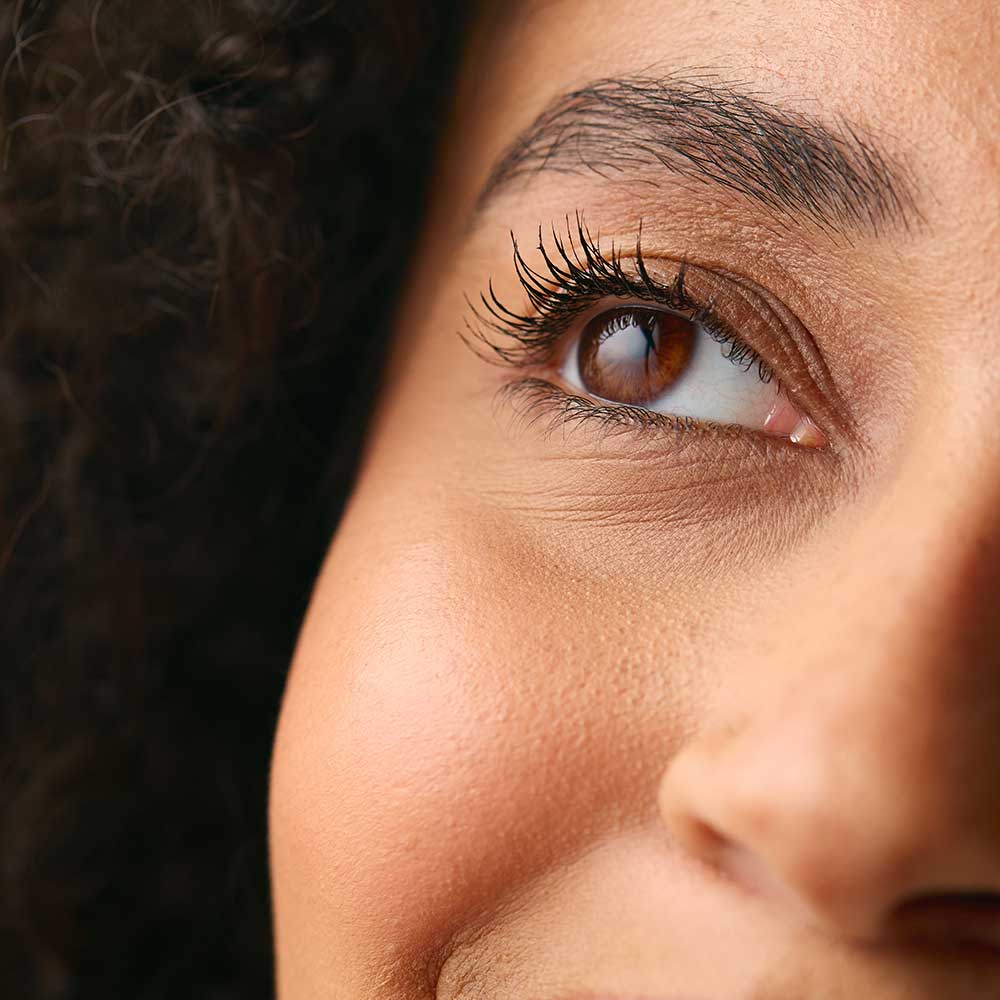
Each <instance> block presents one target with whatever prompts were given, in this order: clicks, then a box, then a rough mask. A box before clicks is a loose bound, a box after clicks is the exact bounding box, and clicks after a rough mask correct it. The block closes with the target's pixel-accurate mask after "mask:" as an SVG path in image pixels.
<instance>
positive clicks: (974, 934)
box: [890, 891, 1000, 951]
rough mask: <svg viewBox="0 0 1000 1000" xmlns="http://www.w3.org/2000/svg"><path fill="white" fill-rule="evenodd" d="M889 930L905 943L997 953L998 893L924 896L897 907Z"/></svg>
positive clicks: (999, 944)
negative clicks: (971, 946)
mask: <svg viewBox="0 0 1000 1000" xmlns="http://www.w3.org/2000/svg"><path fill="white" fill-rule="evenodd" d="M890 929H891V931H892V932H893V934H894V936H896V937H898V938H900V939H902V940H905V941H912V942H919V943H925V944H930V945H933V944H937V945H944V946H948V945H952V946H954V945H975V946H979V947H984V948H989V949H991V950H997V951H1000V893H996V892H977V891H956V892H939V893H926V894H924V895H921V896H917V897H915V898H912V899H908V900H906V901H904V902H903V903H900V904H899V905H898V906H897V907H896V908H895V909H894V910H893V912H892V914H891V916H890Z"/></svg>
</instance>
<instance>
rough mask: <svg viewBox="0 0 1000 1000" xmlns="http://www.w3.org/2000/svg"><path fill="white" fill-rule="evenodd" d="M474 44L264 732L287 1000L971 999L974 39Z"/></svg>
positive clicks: (714, 27)
mask: <svg viewBox="0 0 1000 1000" xmlns="http://www.w3.org/2000/svg"><path fill="white" fill-rule="evenodd" d="M509 6H510V10H509V11H508V12H507V13H506V14H504V15H502V16H492V17H487V18H486V19H484V20H483V22H482V23H481V24H480V25H479V26H478V29H477V31H476V32H474V35H473V37H472V39H471V40H470V42H469V44H468V47H467V52H466V60H465V67H464V71H463V75H462V79H461V82H460V85H459V88H458V91H459V92H458V101H457V108H456V111H455V114H454V116H453V119H452V122H451V125H450V127H449V129H448V131H447V134H446V135H445V137H444V142H443V150H442V157H441V161H440V163H439V167H438V173H437V178H436V185H435V198H434V202H433V206H432V210H431V212H430V215H429V219H428V223H427V228H426V232H425V234H424V239H423V241H422V244H421V246H420V249H419V251H418V253H417V254H416V258H415V261H414V262H413V265H412V273H411V281H410V283H409V288H408V293H407V295H406V296H405V298H404V300H403V302H402V304H401V307H400V308H399V310H398V318H397V328H396V340H395V345H394V346H395V351H394V357H393V362H392V364H391V366H390V369H389V372H388V374H387V381H386V384H385V387H384V392H383V396H382V399H381V405H380V408H379V412H378V414H377V419H376V421H375V424H374V427H373V431H372V435H371V439H370V444H369V448H368V451H367V455H366V458H365V461H364V465H363V469H362V474H361V476H360V480H359V482H358V485H357V488H356V491H355V494H354V497H353V500H352V502H351V504H350V507H349V510H348V513H347V515H346V517H345V518H344V520H343V523H342V525H341V527H340V529H339V531H338V533H337V536H336V539H335V541H334V543H333V546H332V548H331V550H330V554H329V558H328V560H327V562H326V565H325V568H324V570H323V573H322V575H321V577H320V580H319V583H318V586H317V589H316V593H315V597H314V600H313V604H312V608H311V610H310V613H309V616H308V620H307V623H306V626H305V628H304V631H303V633H302V636H301V640H300V644H299V649H298V653H297V656H296V659H295V664H294V669H293V672H292V676H291V680H290V682H289V686H288V692H287V697H286V700H285V704H284V708H283V712H282V718H281V725H280V729H279V734H278V739H277V745H276V751H275V760H274V771H273V780H272V816H271V824H272V827H271V828H272V836H273V846H272V852H273V875H274V898H275V913H276V926H277V950H278V965H279V984H280V989H281V996H282V998H283V1000H304V998H320V997H322V998H335V1000H423V998H437V1000H568V998H582V997H586V998H598V997H599V998H602V1000H603V998H606V997H616V998H618V997H620V998H629V1000H632V998H636V997H642V998H662V1000H722V998H725V1000H735V998H748V1000H749V998H753V1000H858V998H866V1000H867V998H877V1000H889V998H892V1000H901V998H906V1000H909V998H935V1000H941V998H944V997H947V998H948V1000H965V998H969V1000H972V998H975V1000H983V998H984V997H993V996H998V997H1000V613H998V612H1000V608H998V583H1000V435H998V426H1000V377H998V361H997V356H998V353H1000V279H998V275H1000V125H998V121H1000V87H998V83H997V81H998V80H1000V14H998V13H997V9H996V7H995V6H994V5H993V4H991V3H989V2H988V0H948V2H943V0H942V2H940V3H927V2H918V0H906V2H903V0H891V2H890V0H884V2H864V3H862V2H860V0H845V2H839V3H832V2H821V0H815V2H813V0H800V2H796V3H790V2H789V0H739V2H737V0H718V2H715V0H690V2H688V0H671V2H669V3H668V2H665V0H659V2H658V0H619V2H616V3H614V4H610V3H607V2H602V0H546V2H541V0H538V2H524V3H513V4H511V5H509ZM512 237H513V240H516V246H517V251H518V256H517V257H515V252H514V247H513V243H512ZM539 244H541V247H542V248H543V249H542V250H540V249H539ZM401 266H402V262H401ZM491 282H492V286H491ZM491 287H492V292H491V290H490V289H491ZM356 333H357V335H358V336H368V335H370V334H371V331H369V330H358V331H356Z"/></svg>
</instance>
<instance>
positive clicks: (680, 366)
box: [560, 300, 827, 448]
mask: <svg viewBox="0 0 1000 1000" xmlns="http://www.w3.org/2000/svg"><path fill="white" fill-rule="evenodd" d="M574 326H575V327H576V330H577V331H578V332H575V333H571V334H570V338H569V344H568V347H567V350H566V354H565V360H564V362H563V364H562V366H561V369H560V376H561V378H562V379H563V380H564V381H565V382H566V383H568V384H569V385H570V386H571V387H572V388H573V389H574V390H575V391H577V392H581V393H584V394H586V395H587V396H590V397H592V398H593V399H595V400H597V401H599V402H600V403H602V404H605V405H607V404H612V405H614V404H617V405H620V406H629V407H634V408H641V409H645V410H649V411H650V412H652V413H659V414H665V415H669V416H674V417H678V418H682V419H687V420H692V421H696V422H699V423H709V424H722V425H730V426H732V425H737V426H741V427H746V428H748V429H750V430H753V431H757V432H759V433H764V434H769V435H773V436H777V437H783V438H787V439H788V440H790V441H791V442H793V443H794V444H799V445H803V446H806V447H812V448H820V447H823V446H824V445H825V444H826V443H827V439H826V436H825V435H824V434H823V432H822V431H820V429H819V428H818V427H817V426H816V424H815V423H814V422H813V421H812V420H811V419H810V418H809V417H808V416H807V415H806V414H805V413H803V412H802V411H801V410H800V409H799V408H798V407H797V406H796V405H795V403H794V402H793V401H792V400H790V399H789V398H788V396H787V394H786V393H785V392H784V391H783V390H782V387H781V384H780V382H779V381H778V380H777V379H773V378H772V377H771V372H770V369H769V368H768V367H767V365H766V364H764V363H762V362H761V361H760V358H759V357H758V355H757V353H756V352H755V351H753V350H752V349H750V348H749V347H747V346H746V345H745V344H742V343H741V342H739V341H735V340H734V339H733V338H732V337H730V336H729V335H727V334H723V333H721V332H720V331H719V330H718V329H715V328H713V327H712V326H711V325H710V323H709V322H708V321H707V320H705V319H703V318H701V317H700V316H698V315H686V314H685V313H684V312H681V311H679V310H676V309H671V308H669V307H667V306H661V305H656V304H650V303H648V302H622V301H617V302H615V301H611V302H609V301H607V300H605V301H604V302H602V303H599V304H598V305H597V306H596V307H595V308H594V309H592V310H589V312H588V315H587V316H585V317H584V319H583V321H582V323H581V324H574Z"/></svg>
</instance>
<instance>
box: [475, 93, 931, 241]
mask: <svg viewBox="0 0 1000 1000" xmlns="http://www.w3.org/2000/svg"><path fill="white" fill-rule="evenodd" d="M650 166H661V167H663V168H665V169H667V170H669V171H671V172H672V173H675V174H679V175H681V176H683V177H685V178H693V179H697V180H700V181H705V182H709V183H714V184H719V185H722V186H723V187H725V188H729V189H730V190H732V191H737V192H739V193H740V194H742V195H745V196H746V197H748V198H751V199H753V200H755V201H757V202H759V203H761V204H763V205H764V206H766V207H767V208H769V209H771V210H773V211H775V212H777V213H780V214H781V215H784V216H786V217H788V216H791V217H793V218H795V217H798V218H803V217H804V218H808V219H811V220H812V221H813V222H816V223H818V224H819V225H820V226H822V227H823V228H825V229H828V230H834V231H837V232H841V233H844V232H846V231H847V230H862V231H869V232H874V233H876V234H878V233H881V232H883V231H885V230H886V229H889V228H891V227H903V228H907V227H908V226H909V225H910V223H911V222H912V221H913V220H914V219H916V218H917V217H918V213H917V210H916V202H915V198H914V195H913V191H912V189H911V186H910V183H909V180H908V178H907V176H906V174H905V173H904V172H903V171H902V170H901V169H900V168H899V166H898V165H896V164H894V163H893V162H892V161H891V160H890V159H889V157H888V156H887V154H886V153H885V152H883V151H881V150H880V149H879V147H878V145H877V144H876V142H875V141H874V139H872V138H868V137H865V136H863V135H862V134H861V132H860V130H858V129H856V128H854V127H853V126H851V125H850V124H848V123H846V122H841V123H840V124H839V125H838V126H837V127H836V128H833V127H830V126H828V125H824V124H823V123H821V122H820V121H819V120H818V119H814V118H811V117H809V116H807V115H804V114H801V113H797V112H789V111H782V110H780V109H778V108H777V107H775V106H774V105H772V104H769V103H768V102H766V101H764V100H761V99H759V98H757V97H755V96H753V95H751V94H749V93H745V92H741V91H740V90H738V89H737V88H736V87H734V86H732V85H726V84H723V83H720V82H716V81H714V80H711V79H706V80H700V79H695V80H692V79H683V78H672V77H668V78H661V79H657V78H643V77H636V78H632V79H604V80H597V81H595V82H593V83H590V84H588V85H587V86H586V87H583V88H581V89H579V90H574V91H572V92H571V93H567V94H564V95H562V96H561V97H559V98H557V99H556V100H554V101H553V102H552V103H551V104H550V105H549V106H548V107H547V108H546V109H545V110H544V111H543V112H542V113H541V114H540V115H539V116H538V118H536V119H535V121H534V122H532V124H531V125H529V126H528V128H527V129H525V131H524V132H522V133H521V134H520V135H519V136H518V137H517V139H515V140H514V142H513V143H511V145H510V146H509V147H508V148H507V149H506V150H505V152H504V153H503V154H502V155H501V157H500V159H499V160H498V162H497V163H496V165H495V166H494V167H493V170H492V171H491V173H490V176H489V179H488V180H487V182H486V185H485V187H484V188H483V191H482V193H481V194H480V197H479V201H478V208H480V209H481V208H483V207H485V205H486V204H487V203H488V202H489V201H490V200H492V199H493V198H494V197H495V196H496V195H498V194H499V192H500V191H501V190H503V189H504V188H506V187H507V186H508V185H509V184H510V183H511V182H512V181H514V180H516V179H517V178H520V177H524V176H526V175H534V174H539V173H542V172H543V171H545V172H548V171H558V172H562V173H570V174H576V173H581V172H583V171H592V172H594V173H597V174H599V175H601V176H603V177H609V176H610V175H613V174H625V173H631V172H636V173H639V172H640V171H642V172H645V173H646V174H647V175H648V168H649V167H650Z"/></svg>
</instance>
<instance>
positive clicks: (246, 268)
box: [0, 0, 460, 1000]
mask: <svg viewBox="0 0 1000 1000" xmlns="http://www.w3.org/2000/svg"><path fill="white" fill-rule="evenodd" d="M458 7H459V5H458V4H450V3H446V2H442V3H436V4H413V3H411V2H408V0H396V2H393V0H378V2H372V3H365V4H356V3H351V2H348V0H343V2H319V0H214V2H212V3H189V2H173V0H171V2H169V3H167V2H163V3H156V2H150V0H143V2H139V0H15V2H9V3H8V5H7V7H6V9H5V10H3V11H0V74H2V75H0V158H2V159H0V469H2V474H0V713H2V714H0V782H2V783H0V788H2V791H3V810H2V812H0V992H2V993H3V995H4V996H8V997H11V998H14V997H18V998H22V997H26V998H30V997H37V998H40V1000H68V998H90V997H93V998H98V997H99V998H101V1000H119V998H120V1000H132V998H142V1000H155V998H161V997H163V998H165V997H178V996H182V997H185V998H206V1000H207V998H213V1000H220V998H229V997H233V998H236V997H240V998H253V997H265V996H269V995H270V994H271V989H272V986H271V978H272V976H271V945H270V937H269V931H268V924H269V912H268V910H269V902H268V893H267V873H266V847H265V798H266V770H267V763H268V754H269V746H270V740H271V733H272V728H273V724H274V720H275V716H276V712H277V705H278V700H279V696H280V691H281V688H282V684H283V680H284V672H285V668H286V665H287V663H288V660H289V656H290V651H291V647H292V644H293V641H294V636H295V632H296V628H297V624H298V621H299V619H300V616H301V614H302V611H303V609H304V606H305V602H306V600H307V596H308V590H309V586H310V581H311V579H312V577H313V575H314V573H315V570H316V566H317V563H318V560H319V559H320V557H321V554H322V549H323V547H324V544H325V542H326V540H327V538H328V535H329V532H330V530H331V527H332V525H333V524H334V523H335V520H336V516H337V513H338V510H339V506H340V503H341V501H342V497H343V493H344V486H345V483H346V482H347V480H348V477H349V476H350V473H351V468H352V463H353V462H354V456H355V454H356V450H357V444H358V439H359V435H360V433H361V431H362V428H363V424H364V415H365V412H366V406H367V400H368V398H369V396H370V393H371V387H372V384H373V380H374V377H375V372H377V369H378V366H379V360H380V355H381V351H382V346H383V341H384V337H382V335H381V331H383V330H384V327H385V316H384V308H385V307H384V306H383V305H379V306H378V307H376V308H374V311H373V306H372V303H373V302H376V303H387V302H390V301H391V299H392V294H393V291H394V290H395V287H396V285H397V282H398V280H399V277H400V271H401V261H404V260H405V258H406V256H407V253H408V249H409V245H410V241H411V239H412V236H413V232H414V229H415V226H416V222H417V220H418V216H419V211H420V194H421V184H422V182H421V177H422V176H424V171H425V166H426V161H427V159H428V150H429V147H430V145H431V142H432V140H433V135H434V131H435V121H434V118H435V109H436V108H437V107H438V105H439V103H440V96H441V94H443V93H444V91H445V87H446V83H447V79H448V74H449V66H450V62H451V53H452V51H453V49H454V40H455V38H456V36H457V34H458V32H459V30H460V29H459V27H458V24H459V21H460V19H459V18H458V17H457V13H456V12H457V9H458ZM452 8H455V9H452ZM359 330H361V331H364V334H365V335H364V336H362V337H360V338H359V337H358V336H357V335H356V334H357V331H359Z"/></svg>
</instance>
